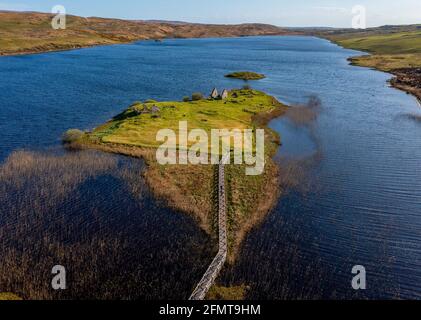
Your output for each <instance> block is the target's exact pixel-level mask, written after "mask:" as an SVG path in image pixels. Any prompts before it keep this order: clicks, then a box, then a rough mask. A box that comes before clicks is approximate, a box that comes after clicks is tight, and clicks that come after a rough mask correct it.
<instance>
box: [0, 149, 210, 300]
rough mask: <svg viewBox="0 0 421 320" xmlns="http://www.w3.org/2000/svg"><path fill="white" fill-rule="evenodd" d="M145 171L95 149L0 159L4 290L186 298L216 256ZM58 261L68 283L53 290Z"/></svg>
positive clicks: (30, 295)
mask: <svg viewBox="0 0 421 320" xmlns="http://www.w3.org/2000/svg"><path fill="white" fill-rule="evenodd" d="M143 170H144V165H143V162H142V161H141V160H137V159H130V158H126V157H121V156H114V155H107V154H100V153H96V152H88V151H83V152H71V153H66V154H64V155H51V154H44V153H35V152H26V151H17V152H14V153H12V154H11V155H10V156H9V157H8V159H7V160H6V161H5V163H4V164H3V165H2V166H1V167H0V194H1V198H0V201H1V206H0V207H1V208H2V210H1V212H0V243H1V246H0V257H1V261H2V263H1V264H0V284H1V286H0V291H7V292H9V291H10V292H15V293H17V294H19V295H20V296H22V297H24V298H26V299H145V300H149V299H185V298H187V297H188V296H189V295H190V293H191V290H192V288H193V287H194V285H195V283H196V282H197V281H198V279H200V277H201V274H202V272H203V269H204V268H206V266H207V264H208V263H209V259H210V258H209V257H211V256H212V252H210V250H211V248H209V245H208V243H209V239H208V237H207V236H206V235H205V234H203V233H201V232H200V231H198V229H197V226H196V224H195V222H194V221H193V220H192V219H190V218H189V217H187V216H185V215H182V214H179V213H177V212H173V211H172V210H170V209H168V208H166V207H165V205H164V204H162V203H160V202H159V201H157V200H156V199H153V198H152V196H151V194H150V193H149V191H148V189H147V187H146V185H145V182H144V180H143V178H142V173H143ZM163 235H165V236H163ZM55 265H63V266H65V268H66V270H67V283H68V289H67V290H64V291H54V290H52V289H51V285H50V283H51V279H52V275H51V269H52V267H53V266H55ZM186 270H189V271H188V272H186Z"/></svg>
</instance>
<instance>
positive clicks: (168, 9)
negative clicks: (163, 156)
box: [0, 0, 421, 27]
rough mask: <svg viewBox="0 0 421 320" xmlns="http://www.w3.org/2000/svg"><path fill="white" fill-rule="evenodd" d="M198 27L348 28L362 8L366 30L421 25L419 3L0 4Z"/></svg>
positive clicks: (109, 0)
mask: <svg viewBox="0 0 421 320" xmlns="http://www.w3.org/2000/svg"><path fill="white" fill-rule="evenodd" d="M56 5H63V6H64V7H65V8H66V12H67V13H68V14H74V15H79V16H84V17H89V16H97V17H107V18H122V19H157V20H173V21H174V20H175V21H188V22H200V23H230V24H234V23H246V22H258V23H269V24H274V25H278V26H284V27H316V26H323V27H324V26H328V27H351V26H352V18H353V14H352V8H353V7H354V6H356V5H362V6H364V7H365V8H366V12H367V26H368V27H375V26H380V25H386V24H415V23H421V0H37V1H33V0H0V10H16V11H41V12H51V10H52V8H53V7H54V6H56Z"/></svg>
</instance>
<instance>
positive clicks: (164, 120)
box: [89, 89, 278, 148]
mask: <svg viewBox="0 0 421 320" xmlns="http://www.w3.org/2000/svg"><path fill="white" fill-rule="evenodd" d="M153 107H156V108H158V109H159V111H157V112H156V113H153V112H151V111H149V112H146V113H144V114H139V112H138V110H140V111H142V110H144V109H147V110H152V108H153ZM277 107H278V105H277V104H274V99H273V97H271V96H268V95H266V94H265V93H263V92H259V91H256V90H247V89H244V90H233V91H231V92H230V93H229V97H228V98H227V99H225V100H221V99H203V100H199V101H188V102H177V101H176V102H146V103H141V102H138V103H135V104H134V105H132V106H131V107H129V108H128V109H127V110H125V111H124V112H123V113H121V114H120V115H118V116H116V117H115V118H114V119H113V120H111V121H110V122H108V123H106V124H105V125H103V126H101V127H99V128H97V129H95V130H94V131H93V132H92V133H91V134H90V135H89V138H90V139H92V140H94V141H100V142H102V143H114V144H123V145H131V146H138V147H152V148H154V147H158V146H159V145H160V144H162V142H158V141H156V135H157V133H158V131H159V130H160V129H164V128H165V129H171V130H174V132H176V133H178V131H179V122H180V121H187V122H188V129H189V130H191V129H204V130H205V131H206V132H207V133H208V134H209V136H210V131H211V129H228V130H231V129H240V130H242V129H252V128H253V123H252V122H253V121H252V119H253V117H255V116H256V115H257V114H259V113H265V112H271V111H273V110H275V109H276V108H277ZM193 143H194V142H190V145H191V144H193Z"/></svg>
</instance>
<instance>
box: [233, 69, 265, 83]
mask: <svg viewBox="0 0 421 320" xmlns="http://www.w3.org/2000/svg"><path fill="white" fill-rule="evenodd" d="M225 77H226V78H233V79H240V80H244V81H249V80H261V79H264V78H266V76H265V75H264V74H260V73H256V72H250V71H240V72H233V73H230V74H227V75H225Z"/></svg>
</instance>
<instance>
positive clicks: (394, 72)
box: [316, 35, 421, 107]
mask: <svg viewBox="0 0 421 320" xmlns="http://www.w3.org/2000/svg"><path fill="white" fill-rule="evenodd" d="M316 37H317V38H320V39H324V40H327V41H329V42H330V43H333V44H335V45H337V46H339V47H341V48H344V49H350V50H355V51H359V52H362V53H366V55H359V56H351V57H348V59H347V60H348V62H349V64H350V65H351V66H356V67H361V68H369V69H371V70H375V71H380V72H384V73H387V74H389V75H391V79H389V80H388V81H387V82H388V83H389V84H390V86H391V87H392V88H394V89H397V90H400V91H403V92H405V93H407V94H410V95H412V96H413V97H415V100H416V101H417V102H418V105H419V106H420V107H421V89H420V88H418V87H415V86H411V85H408V84H404V83H402V84H401V83H399V82H401V81H402V78H403V77H405V76H406V74H405V73H404V72H402V71H401V72H399V70H402V69H399V68H398V69H391V70H385V69H382V68H380V67H376V66H375V65H372V66H370V65H364V64H363V63H362V62H359V61H360V59H361V58H366V57H375V56H378V55H380V54H375V53H373V52H370V51H362V50H359V49H353V48H352V47H345V46H343V45H342V44H341V43H339V42H338V41H335V40H334V39H330V38H329V37H324V36H322V35H319V36H316ZM418 68H421V66H420V67H411V68H403V69H407V71H408V70H416V69H418Z"/></svg>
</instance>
